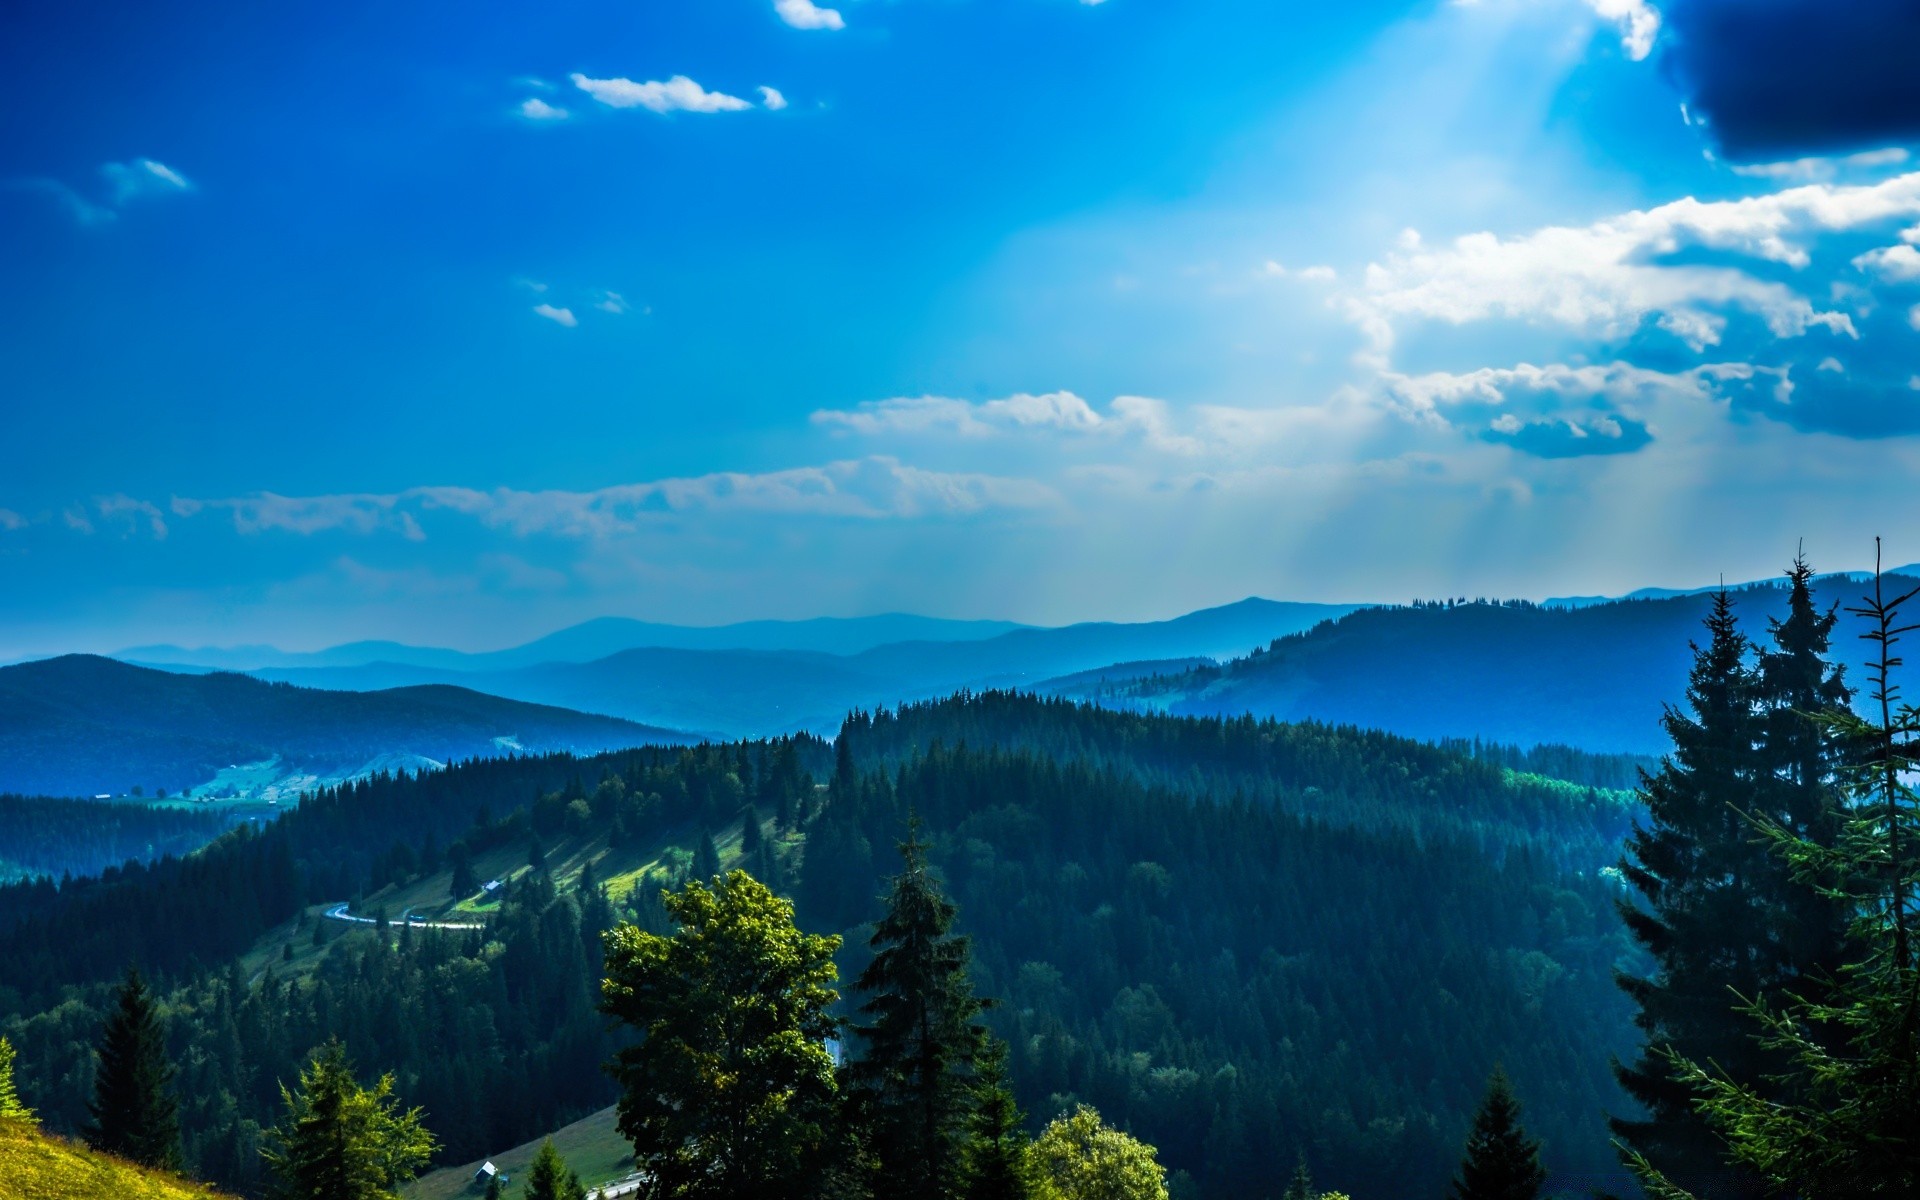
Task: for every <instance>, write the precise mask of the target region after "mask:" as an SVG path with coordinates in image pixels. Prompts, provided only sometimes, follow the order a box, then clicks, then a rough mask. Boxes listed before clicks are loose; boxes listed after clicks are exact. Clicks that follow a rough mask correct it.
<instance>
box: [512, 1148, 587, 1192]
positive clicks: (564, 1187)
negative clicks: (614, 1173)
mask: <svg viewBox="0 0 1920 1200" xmlns="http://www.w3.org/2000/svg"><path fill="white" fill-rule="evenodd" d="M520 1195H521V1200H586V1196H587V1189H586V1188H584V1187H582V1186H581V1184H580V1176H578V1175H576V1174H575V1173H574V1172H572V1171H570V1170H568V1169H567V1162H566V1160H565V1159H563V1158H561V1157H560V1152H559V1151H558V1150H556V1149H554V1146H553V1139H552V1138H548V1139H546V1140H545V1141H543V1142H541V1143H540V1151H539V1153H537V1154H535V1155H534V1156H533V1165H532V1166H530V1167H528V1168H527V1186H526V1190H525V1191H523V1192H521V1193H520Z"/></svg>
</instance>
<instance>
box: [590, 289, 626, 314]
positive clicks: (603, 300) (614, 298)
mask: <svg viewBox="0 0 1920 1200" xmlns="http://www.w3.org/2000/svg"><path fill="white" fill-rule="evenodd" d="M593 306H594V307H595V308H597V309H599V310H600V311H601V312H610V313H614V314H616V315H617V314H619V313H624V312H626V311H627V298H626V297H625V296H622V295H621V294H620V293H619V292H602V293H600V299H598V300H596V301H594V304H593Z"/></svg>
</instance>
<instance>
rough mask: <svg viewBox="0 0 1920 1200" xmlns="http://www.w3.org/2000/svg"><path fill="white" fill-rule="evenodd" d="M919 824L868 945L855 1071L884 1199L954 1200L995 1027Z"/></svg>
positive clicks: (858, 986)
mask: <svg viewBox="0 0 1920 1200" xmlns="http://www.w3.org/2000/svg"><path fill="white" fill-rule="evenodd" d="M927 849H928V847H927V843H925V842H923V841H921V840H920V837H919V822H918V820H917V819H915V820H914V821H913V823H912V824H911V825H910V826H909V830H908V833H907V840H906V841H904V842H902V843H900V846H899V850H900V857H901V860H902V864H903V866H902V870H901V872H900V874H898V875H896V876H894V878H893V881H892V886H891V888H890V890H889V893H888V896H887V911H886V913H885V915H884V916H882V917H881V918H880V920H879V922H878V923H876V924H875V926H874V931H873V936H872V938H871V939H869V941H868V945H869V946H871V947H872V949H873V952H874V957H873V962H872V963H870V964H869V965H868V966H867V969H866V970H865V971H863V972H862V973H861V975H860V977H859V979H857V980H856V981H855V982H854V985H853V990H854V991H856V992H858V993H860V994H861V995H863V996H865V997H866V999H865V1000H864V1001H863V1002H862V1003H861V1005H860V1012H861V1014H862V1015H863V1016H864V1017H865V1018H866V1023H865V1024H862V1025H857V1026H856V1027H855V1028H856V1029H857V1031H858V1032H859V1034H860V1036H861V1038H862V1039H863V1041H864V1043H865V1052H864V1053H863V1055H862V1056H861V1057H860V1058H859V1059H857V1060H856V1061H855V1062H853V1063H852V1064H851V1065H850V1066H849V1068H848V1075H849V1078H850V1079H851V1080H852V1082H853V1083H854V1084H855V1086H856V1087H858V1088H860V1089H862V1090H863V1091H864V1092H865V1093H866V1096H865V1100H866V1103H865V1104H864V1105H863V1112H864V1113H865V1115H866V1117H867V1119H868V1120H869V1122H870V1126H869V1134H868V1136H869V1139H870V1141H869V1144H870V1146H871V1148H872V1151H873V1155H874V1158H875V1161H876V1164H877V1171H876V1177H875V1183H874V1195H875V1196H876V1198H877V1200H896V1198H897V1200H944V1198H946V1197H953V1196H957V1195H959V1194H960V1189H961V1187H962V1184H963V1182H964V1177H965V1171H964V1166H965V1162H964V1157H963V1150H964V1148H965V1146H966V1142H967V1136H968V1122H969V1117H970V1115H971V1114H970V1110H971V1107H972V1104H971V1101H972V1096H973V1086H974V1078H973V1076H974V1067H975V1065H976V1063H977V1062H978V1061H979V1057H980V1054H981V1051H982V1049H983V1048H984V1039H985V1037H986V1030H985V1028H984V1027H983V1026H982V1025H980V1024H979V1023H978V1020H977V1018H978V1017H979V1015H980V1013H981V1012H982V1011H983V1010H984V1009H985V1007H986V1005H985V1003H984V1002H983V1001H981V1000H980V999H979V998H977V997H976V996H975V995H974V994H973V985H972V983H971V981H969V979H968V978H967V964H968V961H969V958H970V956H971V951H970V949H969V946H968V942H967V939H966V938H964V937H960V936H957V935H955V934H954V933H953V920H954V917H955V915H956V912H957V910H956V909H955V907H954V905H953V903H952V901H950V900H948V899H947V898H946V896H945V894H944V893H943V892H942V891H941V888H940V884H939V882H938V880H937V879H935V877H934V874H933V871H932V869H931V867H930V866H929V865H928V863H927Z"/></svg>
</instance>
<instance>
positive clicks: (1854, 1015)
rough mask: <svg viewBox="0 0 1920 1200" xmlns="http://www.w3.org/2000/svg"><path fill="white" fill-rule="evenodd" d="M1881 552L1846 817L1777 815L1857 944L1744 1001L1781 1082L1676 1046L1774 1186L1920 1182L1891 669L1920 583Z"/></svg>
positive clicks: (1906, 733)
mask: <svg viewBox="0 0 1920 1200" xmlns="http://www.w3.org/2000/svg"><path fill="white" fill-rule="evenodd" d="M1877 549H1878V547H1877V546H1876V550H1877ZM1875 558H1876V562H1875V567H1876V570H1875V578H1874V581H1873V591H1872V594H1871V595H1869V596H1868V597H1867V598H1866V599H1865V600H1863V601H1862V602H1861V604H1860V605H1859V606H1858V607H1856V608H1853V609H1850V610H1849V611H1851V612H1853V613H1855V614H1856V615H1858V616H1861V617H1863V618H1865V620H1866V622H1867V627H1868V628H1867V632H1866V633H1864V634H1862V635H1861V636H1862V637H1864V638H1866V639H1868V640H1869V641H1871V642H1873V643H1874V644H1875V646H1876V650H1877V653H1876V655H1875V659H1874V661H1873V663H1872V666H1871V667H1870V669H1869V671H1868V680H1869V686H1870V692H1869V699H1870V701H1871V705H1870V707H1869V712H1870V713H1873V714H1874V715H1873V716H1871V717H1863V716H1860V715H1857V714H1855V713H1853V712H1851V711H1840V712H1835V713H1832V714H1829V716H1828V717H1827V720H1826V724H1827V726H1828V727H1829V729H1830V731H1831V732H1832V733H1834V734H1835V735H1836V736H1837V737H1838V738H1839V739H1840V740H1841V741H1842V742H1843V743H1844V744H1847V745H1849V746H1852V747H1855V748H1857V750H1858V758H1857V759H1855V761H1853V762H1850V763H1849V764H1847V766H1846V768H1845V769H1844V771H1843V772H1842V774H1841V779H1842V781H1843V784H1844V786H1845V789H1846V791H1847V793H1848V798H1849V800H1850V801H1851V803H1850V805H1849V806H1848V808H1847V811H1846V814H1845V815H1846V819H1845V821H1844V822H1843V824H1842V825H1841V828H1840V830H1839V832H1838V836H1837V837H1836V838H1834V839H1833V840H1832V841H1831V843H1828V842H1824V841H1821V840H1817V839H1815V838H1813V837H1810V836H1808V835H1807V834H1805V833H1797V832H1795V831H1794V830H1792V829H1791V828H1789V827H1788V826H1787V825H1786V824H1785V822H1783V821H1779V820H1769V821H1768V822H1767V823H1766V824H1765V826H1764V832H1765V834H1766V837H1767V839H1768V841H1769V843H1770V848H1771V849H1772V850H1773V851H1774V852H1775V853H1776V854H1777V855H1778V856H1779V857H1780V859H1781V861H1783V862H1784V863H1785V864H1786V865H1787V867H1788V869H1789V871H1790V872H1791V874H1792V878H1793V882H1794V883H1795V884H1796V885H1798V886H1800V887H1803V888H1806V889H1808V890H1811V891H1816V892H1819V893H1822V894H1823V895H1824V896H1826V897H1828V898H1835V897H1838V898H1841V899H1843V900H1844V901H1846V902H1847V904H1848V909H1849V912H1850V914H1851V916H1852V918H1853V921H1852V925H1851V927H1850V930H1849V933H1850V938H1849V940H1848V944H1847V948H1846V953H1847V960H1846V961H1845V962H1843V963H1842V964H1841V966H1840V968H1839V970H1838V972H1837V974H1836V976H1835V977H1834V979H1833V981H1832V984H1831V986H1830V987H1828V988H1826V989H1825V990H1824V993H1823V995H1821V997H1820V998H1818V999H1813V998H1809V997H1807V996H1805V995H1796V994H1789V995H1787V996H1786V997H1785V998H1784V999H1782V1000H1780V1001H1778V1002H1770V1001H1769V1000H1767V999H1766V998H1762V997H1754V998H1750V1000H1749V1001H1748V1002H1747V1003H1746V1004H1744V1005H1743V1006H1742V1012H1743V1014H1744V1016H1745V1017H1746V1018H1748V1019H1749V1020H1750V1021H1751V1022H1752V1024H1751V1026H1750V1028H1751V1029H1752V1030H1753V1031H1754V1033H1755V1035H1756V1036H1757V1037H1758V1038H1759V1039H1760V1040H1761V1041H1762V1042H1763V1043H1764V1044H1765V1045H1767V1046H1768V1047H1769V1048H1771V1049H1772V1050H1774V1051H1776V1052H1778V1053H1779V1054H1780V1055H1781V1057H1782V1060H1783V1065H1782V1067H1781V1068H1780V1069H1779V1072H1778V1075H1777V1077H1776V1081H1777V1083H1778V1084H1779V1085H1780V1086H1779V1088H1778V1091H1779V1095H1763V1094H1762V1093H1761V1092H1760V1091H1759V1090H1758V1089H1756V1088H1755V1087H1753V1086H1752V1085H1751V1084H1750V1083H1748V1082H1746V1081H1743V1080H1740V1079H1737V1078H1735V1077H1733V1076H1731V1075H1729V1074H1728V1073H1727V1072H1725V1071H1723V1070H1720V1069H1718V1068H1717V1067H1716V1065H1715V1064H1712V1063H1707V1062H1703V1061H1699V1060H1688V1059H1686V1058H1685V1057H1684V1056H1682V1055H1677V1054H1676V1055H1674V1056H1673V1057H1674V1066H1675V1068H1676V1069H1677V1070H1678V1071H1679V1072H1680V1073H1681V1074H1682V1077H1683V1078H1685V1079H1686V1080H1687V1082H1689V1083H1690V1084H1692V1085H1694V1086H1695V1087H1696V1088H1698V1089H1699V1091H1700V1093H1701V1100H1700V1103H1699V1107H1700V1110H1701V1112H1702V1113H1703V1115H1704V1116H1705V1118H1706V1120H1707V1121H1708V1123H1709V1124H1710V1125H1711V1126H1712V1127H1713V1128H1714V1129H1715V1131H1716V1132H1718V1133H1719V1134H1720V1135H1721V1137H1723V1138H1724V1139H1725V1141H1726V1150H1727V1153H1728V1155H1729V1157H1730V1158H1732V1159H1733V1160H1734V1161H1736V1162H1738V1163H1740V1164H1742V1165H1743V1166H1744V1167H1746V1168H1748V1169H1750V1170H1752V1171H1753V1172H1755V1173H1756V1174H1757V1175H1758V1176H1759V1177H1760V1178H1761V1180H1762V1181H1763V1183H1764V1185H1765V1187H1766V1189H1767V1194H1768V1195H1770V1196H1776V1195H1777V1196H1797V1197H1807V1198H1809V1200H1824V1198H1826V1197H1835V1198H1845V1200H1853V1198H1855V1197H1869V1196H1887V1197H1894V1196H1899V1197H1906V1196H1914V1195H1920V1122H1916V1120H1915V1113H1916V1112H1920V961H1916V956H1915V953H1914V944H1913V938H1912V929H1911V924H1912V920H1913V908H1912V905H1913V897H1914V896H1916V895H1920V792H1916V790H1915V788H1914V786H1913V784H1912V780H1913V779H1914V778H1915V775H1916V773H1920V709H1916V708H1914V707H1913V706H1912V705H1911V704H1909V703H1907V702H1906V701H1904V700H1903V699H1901V697H1900V688H1899V684H1898V682H1897V681H1896V680H1895V679H1894V677H1893V670H1894V668H1896V667H1899V666H1901V665H1902V664H1901V661H1900V658H1899V657H1898V656H1897V655H1896V654H1895V653H1894V647H1895V645H1896V644H1897V643H1898V642H1899V640H1900V639H1901V637H1902V636H1903V635H1905V634H1908V633H1911V632H1913V631H1914V630H1915V629H1920V624H1914V623H1909V621H1908V620H1907V618H1906V617H1905V616H1904V615H1903V613H1902V609H1903V607H1904V606H1905V605H1907V604H1909V603H1912V602H1913V601H1914V600H1915V599H1916V598H1920V588H1913V589H1912V590H1909V591H1906V592H1904V593H1902V594H1900V595H1898V596H1889V595H1888V593H1887V590H1886V582H1887V581H1886V577H1885V576H1884V575H1883V574H1882V573H1881V571H1880V570H1879V569H1878V567H1879V563H1878V561H1877V560H1878V555H1877V554H1876V555H1875ZM1630 1161H1631V1162H1632V1164H1633V1166H1634V1167H1635V1169H1636V1170H1637V1171H1638V1173H1639V1174H1640V1176H1641V1182H1642V1183H1643V1184H1644V1185H1645V1187H1646V1190H1647V1193H1648V1195H1650V1196H1652V1197H1654V1198H1655V1200H1691V1197H1692V1195H1693V1194H1694V1192H1695V1191H1696V1190H1697V1189H1690V1188H1688V1187H1685V1186H1682V1185H1680V1184H1679V1183H1677V1182H1676V1181H1675V1180H1674V1179H1672V1178H1671V1177H1669V1176H1668V1175H1667V1174H1666V1173H1664V1172H1662V1171H1661V1170H1660V1169H1658V1168H1657V1167H1656V1166H1655V1165H1654V1164H1653V1163H1651V1162H1650V1161H1648V1159H1647V1158H1646V1157H1645V1156H1638V1157H1634V1158H1631V1159H1630ZM1700 1194H1701V1195H1703V1196H1709V1197H1710V1196H1711V1193H1707V1192H1704V1191H1702V1192H1700Z"/></svg>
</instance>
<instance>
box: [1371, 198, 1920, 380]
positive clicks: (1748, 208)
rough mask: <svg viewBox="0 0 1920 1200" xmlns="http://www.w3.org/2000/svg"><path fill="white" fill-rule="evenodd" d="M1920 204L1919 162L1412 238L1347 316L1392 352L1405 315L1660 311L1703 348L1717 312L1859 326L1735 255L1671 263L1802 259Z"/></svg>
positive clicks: (1576, 320) (1604, 318)
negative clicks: (1865, 175) (1435, 242)
mask: <svg viewBox="0 0 1920 1200" xmlns="http://www.w3.org/2000/svg"><path fill="white" fill-rule="evenodd" d="M1913 215H1920V172H1915V173H1908V174H1905V175H1900V176H1896V177H1894V178H1891V179H1887V180H1884V181H1882V182H1879V183H1876V184H1872V185H1865V186H1848V187H1840V186H1835V185H1831V184H1810V185H1806V186H1802V187H1796V188H1790V189H1787V190H1784V191H1780V192H1775V193H1771V194H1768V195H1763V196H1755V197H1747V198H1744V199H1738V200H1719V201H1701V200H1696V199H1693V198H1691V197H1689V198H1686V199H1682V200H1676V201H1674V202H1672V203H1669V204H1663V205H1660V206H1658V207H1656V208H1651V209H1647V210H1643V211H1641V210H1636V211H1633V212H1628V213H1623V214H1620V215H1618V216H1615V217H1610V218H1607V219H1605V220H1602V221H1597V222H1595V223H1593V224H1591V225H1586V226H1551V227H1548V228H1545V229H1541V230H1537V231H1535V232H1533V233H1529V234H1525V235H1522V236H1518V237H1509V238H1503V237H1500V236H1497V235H1495V234H1492V233H1475V234H1469V235H1467V236H1465V237H1461V238H1457V239H1455V240H1454V241H1453V242H1452V243H1451V244H1449V245H1445V246H1438V247H1429V246H1425V245H1424V244H1423V245H1421V246H1419V247H1417V248H1412V249H1409V248H1406V241H1405V240H1404V239H1403V242H1402V249H1401V250H1399V251H1398V252H1396V253H1393V254H1391V255H1389V256H1388V257H1387V258H1386V259H1385V261H1384V262H1380V263H1374V264H1371V265H1369V266H1368V268H1367V272H1366V282H1365V289H1364V291H1363V292H1361V293H1359V294H1356V295H1353V296H1350V297H1347V298H1346V299H1345V306H1346V309H1347V312H1348V314H1349V315H1350V316H1351V317H1352V319H1353V320H1354V321H1355V322H1356V323H1357V324H1358V325H1359V326H1360V327H1361V328H1362V330H1363V331H1364V332H1365V333H1366V334H1367V336H1368V338H1369V340H1370V342H1371V345H1372V354H1371V357H1372V358H1373V359H1374V360H1375V361H1376V362H1377V363H1384V361H1385V355H1386V353H1387V351H1388V350H1389V349H1390V348H1391V347H1392V345H1393V343H1394V337H1395V323H1396V322H1398V321H1400V320H1403V319H1409V318H1412V319H1425V320H1439V321H1446V322H1450V323H1453V324H1464V323H1467V322H1473V321H1482V320H1487V319H1490V318H1497V317H1505V318H1511V319H1518V320H1529V321H1539V322H1546V323H1551V324H1557V325H1562V326H1566V327H1569V328H1573V329H1576V330H1580V331H1582V332H1586V333H1590V334H1597V335H1601V336H1621V335H1624V334H1626V333H1629V332H1631V331H1632V330H1633V329H1634V328H1636V327H1637V326H1638V325H1639V324H1640V323H1641V322H1642V321H1643V320H1646V319H1648V318H1653V319H1656V320H1658V321H1659V322H1660V323H1661V324H1662V326H1663V327H1664V328H1666V329H1668V331H1669V332H1673V333H1674V334H1676V336H1679V337H1681V338H1683V339H1684V340H1686V341H1687V342H1688V343H1689V344H1690V345H1693V346H1694V347H1695V348H1696V349H1698V348H1703V347H1705V346H1708V345H1713V344H1715V343H1716V342H1717V341H1718V339H1719V336H1720V328H1721V326H1720V324H1719V323H1718V321H1719V318H1718V317H1717V316H1715V315H1711V314H1713V313H1714V311H1715V310H1725V309H1738V310H1742V311H1746V312H1749V313H1752V314H1754V315H1756V316H1758V317H1760V318H1761V319H1762V320H1763V321H1764V322H1765V323H1766V325H1767V327H1768V328H1769V329H1770V330H1771V331H1772V332H1773V334H1774V335H1775V336H1777V337H1794V336H1799V335H1801V334H1804V333H1806V332H1807V331H1808V330H1809V329H1811V328H1815V327H1821V328H1825V329H1828V330H1830V331H1832V332H1834V333H1837V334H1845V335H1848V336H1854V335H1856V332H1857V331H1856V330H1855V329H1854V326H1853V322H1852V319H1851V318H1850V317H1849V316H1848V315H1847V314H1845V313H1842V312H1835V311H1828V310H1822V309H1818V308H1816V307H1815V306H1814V305H1813V303H1812V302H1811V301H1809V300H1808V299H1807V298H1806V297H1805V296H1803V295H1801V294H1800V293H1799V292H1797V291H1795V290H1794V289H1793V288H1791V287H1789V286H1787V285H1786V284H1785V283H1782V282H1779V281H1777V280H1773V279H1764V278H1760V277H1758V276H1756V275H1754V274H1750V273H1748V272H1747V271H1744V270H1741V269H1739V268H1737V267H1735V266H1726V265H1707V264H1702V263H1691V264H1672V265H1669V264H1665V263H1662V262H1661V261H1660V260H1661V259H1663V258H1666V257H1668V256H1672V255H1675V254H1677V253H1679V252H1680V251H1682V250H1685V249H1689V248H1700V249H1709V250H1718V251H1724V252H1727V253H1729V254H1734V255H1745V256H1748V257H1752V258H1755V259H1759V260H1762V261H1765V262H1771V263H1778V264H1783V265H1785V266H1788V267H1791V268H1794V269H1799V268H1803V267H1805V266H1807V265H1808V264H1809V263H1810V262H1811V256H1810V254H1809V252H1808V248H1807V247H1808V244H1809V243H1810V242H1811V241H1812V240H1813V239H1814V238H1815V237H1817V236H1818V235H1820V234H1823V233H1829V232H1834V231H1842V230H1851V229H1858V228H1862V227H1865V226H1869V225H1872V224H1875V223H1879V222H1883V221H1888V220H1893V219H1897V218H1903V217H1910V216H1913Z"/></svg>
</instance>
